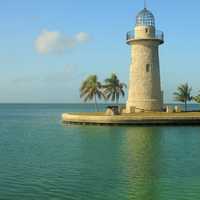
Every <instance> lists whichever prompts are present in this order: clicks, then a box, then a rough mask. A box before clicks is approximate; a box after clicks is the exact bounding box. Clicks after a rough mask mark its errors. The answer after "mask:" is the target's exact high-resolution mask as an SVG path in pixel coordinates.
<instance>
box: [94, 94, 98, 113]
mask: <svg viewBox="0 0 200 200" xmlns="http://www.w3.org/2000/svg"><path fill="white" fill-rule="evenodd" d="M94 104H95V110H96V111H97V112H98V106H97V96H96V95H95V96H94Z"/></svg>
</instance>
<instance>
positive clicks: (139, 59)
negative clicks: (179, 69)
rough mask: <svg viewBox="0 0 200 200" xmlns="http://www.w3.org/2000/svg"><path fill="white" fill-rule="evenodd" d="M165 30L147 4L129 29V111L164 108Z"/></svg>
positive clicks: (127, 108)
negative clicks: (162, 48) (160, 28)
mask: <svg viewBox="0 0 200 200" xmlns="http://www.w3.org/2000/svg"><path fill="white" fill-rule="evenodd" d="M163 43H164V34H163V32H161V31H158V30H156V26H155V18H154V15H153V14H152V13H151V11H149V10H148V9H147V8H146V7H145V8H144V9H143V10H142V11H140V12H139V13H138V15H137V17H136V24H135V27H134V30H133V31H130V32H128V33H127V44H128V45H130V47H131V64H130V77H129V89H128V101H127V104H126V112H127V113H132V112H146V111H147V112H148V111H162V108H163V92H162V90H161V83H160V64H159V46H160V45H161V44H163Z"/></svg>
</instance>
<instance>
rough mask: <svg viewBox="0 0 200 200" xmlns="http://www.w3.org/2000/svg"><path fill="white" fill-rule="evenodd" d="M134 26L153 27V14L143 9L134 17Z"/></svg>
mask: <svg viewBox="0 0 200 200" xmlns="http://www.w3.org/2000/svg"><path fill="white" fill-rule="evenodd" d="M136 26H153V27H155V18H154V16H153V14H152V13H151V12H150V11H149V10H147V9H146V8H144V9H143V10H142V11H140V12H139V13H138V15H137V17H136Z"/></svg>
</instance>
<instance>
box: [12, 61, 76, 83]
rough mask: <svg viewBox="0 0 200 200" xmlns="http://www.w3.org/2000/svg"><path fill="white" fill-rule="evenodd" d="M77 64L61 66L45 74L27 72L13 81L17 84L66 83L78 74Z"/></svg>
mask: <svg viewBox="0 0 200 200" xmlns="http://www.w3.org/2000/svg"><path fill="white" fill-rule="evenodd" d="M75 71H77V66H75V65H72V64H66V65H65V66H63V67H61V68H60V69H59V70H55V71H54V72H48V73H47V74H43V75H41V74H40V75H36V74H35V75H30V74H26V75H24V76H19V77H16V78H15V79H13V80H12V83H14V84H16V85H24V84H36V83H54V84H55V83H58V84H59V83H64V82H66V83H67V82H68V81H69V80H71V79H72V78H73V77H74V76H76V75H77V74H76V73H75Z"/></svg>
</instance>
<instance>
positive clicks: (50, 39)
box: [35, 30, 90, 54]
mask: <svg viewBox="0 0 200 200" xmlns="http://www.w3.org/2000/svg"><path fill="white" fill-rule="evenodd" d="M89 41H90V35H89V34H88V33H85V32H80V33H77V34H76V35H75V36H73V37H68V36H67V35H65V34H63V33H61V32H59V31H54V32H53V31H48V30H43V31H42V32H41V33H40V35H39V36H38V37H37V39H36V41H35V47H36V50H37V52H38V53H40V54H48V53H63V52H64V51H65V50H66V49H71V48H75V47H76V46H77V45H79V44H83V43H87V42H89Z"/></svg>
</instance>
